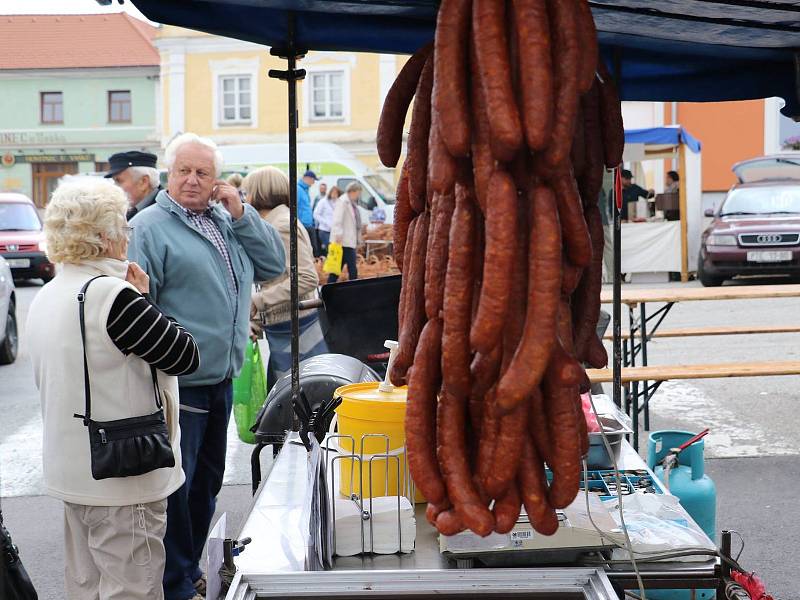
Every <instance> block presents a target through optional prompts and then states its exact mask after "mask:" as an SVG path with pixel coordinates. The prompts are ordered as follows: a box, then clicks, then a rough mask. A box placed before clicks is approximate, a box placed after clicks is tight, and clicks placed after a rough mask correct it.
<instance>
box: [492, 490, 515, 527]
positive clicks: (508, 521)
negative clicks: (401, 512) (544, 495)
mask: <svg viewBox="0 0 800 600" xmlns="http://www.w3.org/2000/svg"><path fill="white" fill-rule="evenodd" d="M521 509H522V498H520V495H519V488H518V487H517V483H516V481H512V482H511V485H509V487H508V491H507V492H506V493H505V494H504V495H503V497H502V498H499V499H497V500H495V503H494V508H493V509H492V512H493V513H494V520H495V526H494V530H495V532H496V533H500V534H503V533H508V532H509V531H511V530H512V529H514V525H516V524H517V519H519V513H520V510H521Z"/></svg>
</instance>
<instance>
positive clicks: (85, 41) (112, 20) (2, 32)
mask: <svg viewBox="0 0 800 600" xmlns="http://www.w3.org/2000/svg"><path fill="white" fill-rule="evenodd" d="M155 33H156V28H155V27H153V26H151V25H148V24H147V23H145V22H143V21H140V20H139V19H135V18H133V17H131V16H130V15H128V14H126V13H114V14H105V15H103V14H100V15H2V16H0V69H69V68H91V67H135V66H158V64H159V62H160V58H159V54H158V50H156V48H155V47H154V46H153V43H152V40H153V37H154V36H155Z"/></svg>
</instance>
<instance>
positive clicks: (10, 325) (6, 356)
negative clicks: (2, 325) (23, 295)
mask: <svg viewBox="0 0 800 600" xmlns="http://www.w3.org/2000/svg"><path fill="white" fill-rule="evenodd" d="M18 348H19V335H18V330H17V311H16V307H15V306H14V303H13V302H12V303H11V304H9V305H8V318H7V319H6V331H5V337H4V338H3V342H2V343H1V344H0V365H10V364H11V363H13V362H14V361H15V360H17V350H18Z"/></svg>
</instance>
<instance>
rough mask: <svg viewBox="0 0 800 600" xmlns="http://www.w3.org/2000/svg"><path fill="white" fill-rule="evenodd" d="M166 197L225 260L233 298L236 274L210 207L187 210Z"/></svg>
mask: <svg viewBox="0 0 800 600" xmlns="http://www.w3.org/2000/svg"><path fill="white" fill-rule="evenodd" d="M167 198H169V199H170V201H171V202H172V203H173V204H174V205H175V206H177V207H178V208H179V209H180V210H181V212H183V214H184V215H186V218H187V219H189V223H191V224H192V225H193V226H194V228H195V229H197V231H199V232H200V233H201V234H202V235H203V237H205V238H206V239H207V240H208V241H209V242H211V243H212V244H213V245H214V247H215V248H216V249H217V251H218V252H219V253H220V255H221V256H222V258H223V259H224V261H225V266H227V267H228V281H227V284H228V290H229V291H230V292H231V297H232V298H233V300H234V304H235V300H236V298H237V297H238V295H239V286H238V284H237V283H236V275H235V274H234V272H233V263H232V262H231V255H230V252H229V251H228V245H227V244H226V243H225V238H224V237H223V236H222V232H221V231H220V230H219V227H218V226H217V224H216V222H215V221H214V219H212V218H211V214H212V211H211V208H207V209H206V210H204V211H202V212H196V211H193V210H189V209H188V208H186V207H185V206H181V205H180V204H179V203H178V202H176V201H175V199H174V198H173V197H172V196H170V195H169V193H168V194H167Z"/></svg>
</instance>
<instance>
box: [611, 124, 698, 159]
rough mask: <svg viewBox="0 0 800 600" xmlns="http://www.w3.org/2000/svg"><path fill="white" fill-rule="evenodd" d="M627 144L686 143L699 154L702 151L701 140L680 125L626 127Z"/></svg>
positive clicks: (669, 144) (671, 144) (672, 144)
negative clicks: (641, 127)
mask: <svg viewBox="0 0 800 600" xmlns="http://www.w3.org/2000/svg"><path fill="white" fill-rule="evenodd" d="M625 143H626V144H654V145H659V146H677V145H678V144H686V145H687V146H688V147H689V149H690V150H691V151H692V152H694V153H695V154H698V153H699V152H700V147H701V144H700V141H699V140H697V139H696V138H694V137H692V134H690V133H689V132H688V131H686V130H685V129H684V128H683V127H681V126H680V125H678V126H675V127H650V128H647V129H626V130H625Z"/></svg>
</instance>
